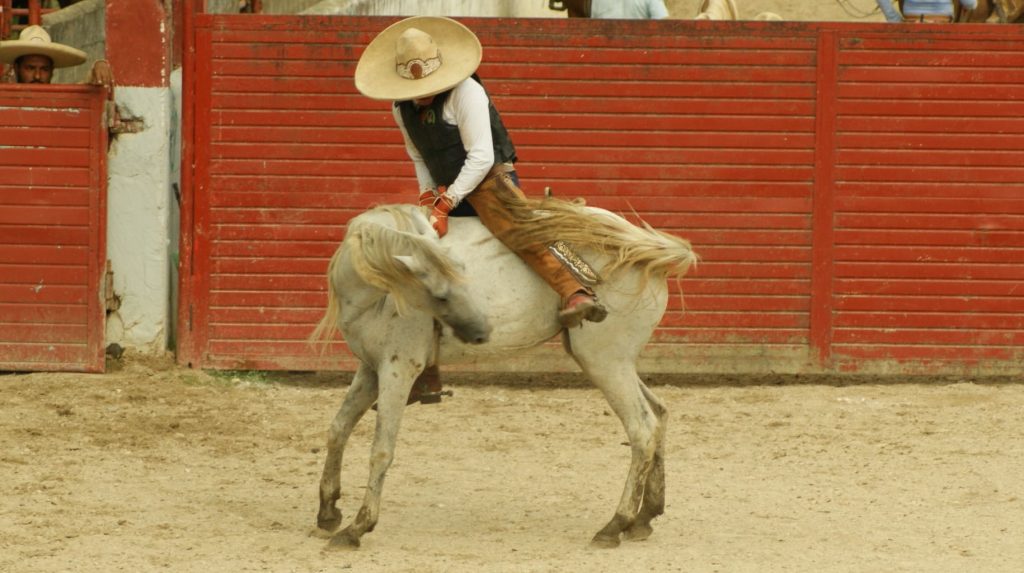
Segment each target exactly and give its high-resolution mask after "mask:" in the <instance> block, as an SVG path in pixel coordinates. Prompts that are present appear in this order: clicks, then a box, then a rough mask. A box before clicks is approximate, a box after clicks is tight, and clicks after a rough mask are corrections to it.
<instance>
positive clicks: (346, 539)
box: [327, 530, 359, 551]
mask: <svg viewBox="0 0 1024 573" xmlns="http://www.w3.org/2000/svg"><path fill="white" fill-rule="evenodd" d="M327 549H328V550H331V551H346V550H352V549H359V538H358V537H356V536H354V535H352V534H351V533H350V532H349V531H347V530H346V531H342V532H341V533H339V534H337V535H335V536H334V537H332V538H331V540H330V541H329V542H328V543H327Z"/></svg>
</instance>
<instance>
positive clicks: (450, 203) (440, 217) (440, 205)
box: [430, 193, 455, 237]
mask: <svg viewBox="0 0 1024 573" xmlns="http://www.w3.org/2000/svg"><path fill="white" fill-rule="evenodd" d="M454 208H455V201H454V200H452V198H451V197H450V196H449V195H448V194H447V193H443V194H441V195H438V196H437V198H436V199H434V208H433V209H432V210H431V211H430V224H431V225H433V227H434V230H435V231H437V236H438V237H443V236H445V235H446V234H448V213H451V212H452V209H454Z"/></svg>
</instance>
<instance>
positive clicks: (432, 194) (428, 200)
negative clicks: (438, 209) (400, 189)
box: [420, 189, 437, 207]
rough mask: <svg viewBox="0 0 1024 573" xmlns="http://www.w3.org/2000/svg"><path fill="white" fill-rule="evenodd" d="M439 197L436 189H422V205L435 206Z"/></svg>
mask: <svg viewBox="0 0 1024 573" xmlns="http://www.w3.org/2000/svg"><path fill="white" fill-rule="evenodd" d="M436 199H437V191H435V190H434V189H424V190H423V191H420V207H433V206H434V200H436Z"/></svg>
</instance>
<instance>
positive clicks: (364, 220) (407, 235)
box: [309, 205, 462, 341]
mask: <svg viewBox="0 0 1024 573" xmlns="http://www.w3.org/2000/svg"><path fill="white" fill-rule="evenodd" d="M381 214H383V215H389V216H384V217H382V216H381ZM417 223H418V224H417ZM418 228H424V229H425V228H429V223H427V220H426V217H425V216H424V215H423V213H422V212H420V210H419V209H418V208H416V207H414V206H412V205H381V206H378V207H375V208H373V209H371V210H370V211H367V212H366V213H363V214H361V215H359V216H357V217H355V218H353V219H352V220H351V221H349V224H348V229H347V230H346V232H345V240H344V243H343V248H339V249H338V250H337V251H336V252H335V253H334V256H333V257H331V262H330V264H329V265H328V267H327V311H326V313H325V314H324V317H323V318H322V319H321V320H320V323H319V324H318V325H317V326H316V329H314V331H313V333H312V334H311V335H310V337H309V339H310V341H318V340H319V341H327V340H329V339H330V337H331V336H332V335H333V334H334V331H335V329H336V328H337V327H336V323H337V316H338V313H339V312H340V311H341V308H340V306H339V304H340V303H339V302H337V301H338V300H339V299H338V297H337V296H336V292H335V286H334V285H335V280H334V277H335V276H336V273H337V269H338V265H340V264H342V263H343V259H344V258H346V257H347V260H348V264H350V265H351V266H352V269H353V270H354V271H355V272H356V274H357V275H358V276H359V278H361V279H362V280H363V281H365V282H366V283H367V284H369V285H371V286H373V287H375V288H378V289H380V290H382V291H384V292H387V293H388V294H389V295H390V296H391V297H392V299H393V300H394V302H395V306H396V307H397V309H398V312H400V313H401V312H405V310H406V309H408V307H409V303H408V301H407V300H406V296H405V293H406V291H405V289H404V288H401V287H403V286H408V285H413V284H419V283H420V281H419V279H418V278H417V277H416V276H415V274H414V273H413V272H412V271H411V270H410V269H409V267H408V266H406V265H405V264H404V263H402V262H401V261H399V260H398V259H397V258H396V256H403V255H404V256H409V257H414V258H416V259H417V260H419V261H422V262H423V264H424V265H425V266H427V267H428V268H432V269H434V270H436V271H437V272H439V273H441V274H442V275H443V276H444V277H445V278H447V279H448V280H451V281H458V280H462V276H461V274H460V273H459V270H458V268H457V267H456V266H455V264H454V263H453V262H452V260H451V259H450V258H449V257H448V255H447V254H446V253H445V252H444V250H443V249H442V248H441V247H440V245H438V244H437V242H436V239H434V240H431V239H430V238H427V237H425V236H422V235H420V234H419V233H417V229H418Z"/></svg>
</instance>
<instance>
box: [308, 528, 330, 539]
mask: <svg viewBox="0 0 1024 573" xmlns="http://www.w3.org/2000/svg"><path fill="white" fill-rule="evenodd" d="M333 535H334V531H333V530H329V529H323V528H320V527H314V528H313V529H311V530H310V531H309V536H310V537H316V538H318V539H330V538H331V536H333Z"/></svg>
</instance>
